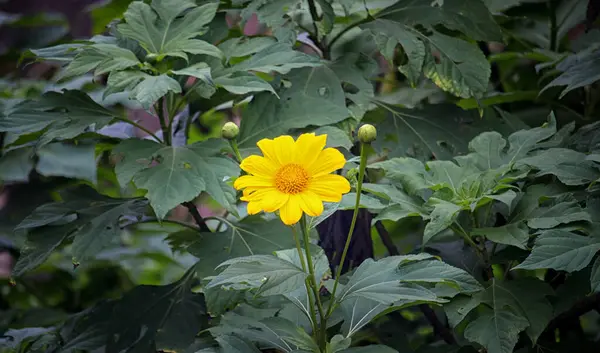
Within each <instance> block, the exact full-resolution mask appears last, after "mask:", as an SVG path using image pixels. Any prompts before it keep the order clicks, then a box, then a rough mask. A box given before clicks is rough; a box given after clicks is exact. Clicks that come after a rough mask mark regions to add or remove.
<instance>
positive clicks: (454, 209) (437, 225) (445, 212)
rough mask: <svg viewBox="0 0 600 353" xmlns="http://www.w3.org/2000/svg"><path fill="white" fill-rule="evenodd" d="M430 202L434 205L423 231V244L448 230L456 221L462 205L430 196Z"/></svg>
mask: <svg viewBox="0 0 600 353" xmlns="http://www.w3.org/2000/svg"><path fill="white" fill-rule="evenodd" d="M428 203H429V204H430V205H432V206H433V211H432V212H431V215H430V219H429V222H428V223H427V225H426V226H425V231H424V233H423V245H425V244H427V243H428V242H429V241H430V240H431V239H432V238H433V237H434V236H436V235H437V234H439V233H440V232H442V231H444V230H446V229H447V228H448V227H450V226H451V225H452V223H454V221H455V220H456V217H457V216H458V214H459V212H460V211H461V209H462V208H461V207H460V206H457V205H455V204H454V203H452V202H447V201H444V200H440V199H437V198H433V197H432V198H430V199H429V200H428Z"/></svg>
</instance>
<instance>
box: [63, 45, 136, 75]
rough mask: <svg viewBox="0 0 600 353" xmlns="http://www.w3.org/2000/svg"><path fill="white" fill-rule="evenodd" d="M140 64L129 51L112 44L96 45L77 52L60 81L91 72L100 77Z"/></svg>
mask: <svg viewBox="0 0 600 353" xmlns="http://www.w3.org/2000/svg"><path fill="white" fill-rule="evenodd" d="M141 64H142V63H141V62H140V61H139V60H138V58H137V57H136V56H135V54H134V53H133V52H132V51H130V50H129V49H126V48H121V47H119V46H116V45H114V44H104V43H97V44H92V45H89V46H86V47H83V48H82V49H80V50H79V53H78V54H77V55H76V56H75V58H73V61H71V62H70V63H69V65H67V67H66V68H65V73H64V74H63V75H62V79H66V78H69V77H76V76H81V75H84V74H86V73H88V72H90V71H92V70H93V71H94V76H100V75H103V74H106V73H109V72H112V71H120V70H124V69H127V68H130V67H132V66H137V65H141Z"/></svg>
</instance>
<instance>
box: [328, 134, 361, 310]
mask: <svg viewBox="0 0 600 353" xmlns="http://www.w3.org/2000/svg"><path fill="white" fill-rule="evenodd" d="M366 168H367V151H366V149H365V144H364V143H361V145H360V167H359V170H358V182H357V184H356V203H355V204H354V213H353V214H352V222H351V223H350V230H349V231H348V236H347V237H346V244H345V245H344V251H343V252H342V257H341V258H340V263H339V265H338V268H337V271H336V274H335V281H334V283H333V290H332V292H331V301H330V302H329V308H328V309H327V315H326V317H329V315H331V313H332V312H333V308H334V303H335V292H336V291H337V287H338V284H339V282H340V276H341V275H342V268H343V267H344V261H346V255H347V254H348V248H350V242H351V241H352V235H353V234H354V227H355V226H356V219H357V218H358V211H359V209H360V195H361V192H362V184H363V179H364V177H365V169H366Z"/></svg>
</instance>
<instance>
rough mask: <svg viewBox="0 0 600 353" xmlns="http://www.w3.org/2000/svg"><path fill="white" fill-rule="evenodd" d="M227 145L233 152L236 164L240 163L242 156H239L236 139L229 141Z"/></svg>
mask: <svg viewBox="0 0 600 353" xmlns="http://www.w3.org/2000/svg"><path fill="white" fill-rule="evenodd" d="M229 145H230V146H231V149H232V150H233V154H234V155H235V158H236V159H237V161H238V163H242V160H243V158H242V155H241V154H240V149H239V148H238V143H237V140H236V139H233V140H229Z"/></svg>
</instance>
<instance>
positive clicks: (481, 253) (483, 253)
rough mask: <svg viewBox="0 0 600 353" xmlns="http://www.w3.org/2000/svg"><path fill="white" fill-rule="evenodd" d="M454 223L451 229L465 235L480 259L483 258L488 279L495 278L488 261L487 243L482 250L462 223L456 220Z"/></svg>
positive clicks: (466, 241) (482, 261)
mask: <svg viewBox="0 0 600 353" xmlns="http://www.w3.org/2000/svg"><path fill="white" fill-rule="evenodd" d="M454 224H455V225H453V226H450V229H452V231H454V232H455V233H457V234H460V235H461V236H462V237H463V239H464V241H465V243H467V244H469V245H470V246H471V247H472V248H473V249H474V250H475V253H476V254H477V256H478V257H479V260H481V263H483V266H484V267H485V273H486V275H487V276H488V279H491V278H494V272H493V271H492V268H491V266H490V264H489V261H488V256H487V250H485V243H484V244H483V250H482V249H481V248H480V247H479V246H477V243H475V242H474V241H473V239H471V236H470V235H469V234H468V233H467V232H466V231H465V229H464V228H463V227H462V226H461V225H460V224H458V223H456V222H455V223H454Z"/></svg>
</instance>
